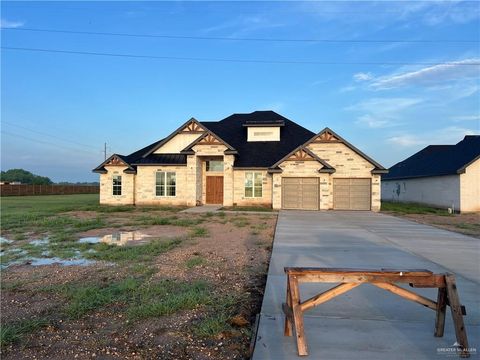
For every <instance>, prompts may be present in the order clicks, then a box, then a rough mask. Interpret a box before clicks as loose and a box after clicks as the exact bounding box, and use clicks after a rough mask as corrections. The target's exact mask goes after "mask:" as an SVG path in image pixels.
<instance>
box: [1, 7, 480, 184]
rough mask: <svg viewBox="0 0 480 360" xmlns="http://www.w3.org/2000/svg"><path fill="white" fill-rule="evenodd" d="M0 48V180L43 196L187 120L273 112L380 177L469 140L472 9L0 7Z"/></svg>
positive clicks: (475, 24)
mask: <svg viewBox="0 0 480 360" xmlns="http://www.w3.org/2000/svg"><path fill="white" fill-rule="evenodd" d="M39 30H49V31H39ZM52 30H54V31H52ZM69 31H70V32H69ZM86 32H87V33H88V34H85V33H86ZM92 33H95V34H92ZM99 33H102V34H99ZM105 33H109V34H110V35H106V34H105ZM112 34H124V36H120V35H112ZM125 34H126V35H128V36H125ZM133 35H144V36H133ZM145 35H147V36H145ZM212 38H213V39H212ZM225 38H227V39H225ZM1 45H2V50H1V168H2V170H7V169H10V168H24V169H27V170H29V171H32V172H34V173H36V174H39V175H43V176H48V177H50V178H51V179H52V180H54V181H74V182H76V181H97V180H98V175H97V174H94V173H92V172H91V169H93V168H94V167H96V166H97V165H99V164H100V163H101V162H102V161H103V159H104V154H103V150H104V143H105V142H106V143H107V153H108V155H110V154H112V153H118V154H129V153H131V152H133V151H135V150H138V149H140V148H142V147H144V146H146V145H148V144H150V143H152V142H155V141H157V140H159V139H161V138H163V137H165V136H167V135H169V134H170V133H171V132H172V131H174V130H175V129H177V128H178V126H180V125H181V124H182V123H184V122H185V121H187V120H188V119H189V118H191V117H195V118H196V119H198V120H200V121H215V120H221V119H223V118H225V117H227V116H228V115H230V114H232V113H248V112H252V111H255V110H274V111H277V112H278V113H280V114H282V115H284V116H285V117H287V118H289V119H291V120H293V121H295V122H297V123H299V124H300V125H302V126H304V127H306V128H308V129H310V130H311V131H314V132H318V131H320V130H322V129H323V128H324V127H327V126H328V127H330V128H331V129H333V130H334V131H336V132H337V133H339V134H340V135H341V136H343V137H344V138H345V139H346V140H347V141H349V142H351V143H353V144H354V145H355V146H357V147H358V148H360V149H361V150H362V151H363V152H365V153H367V154H368V155H369V156H371V157H373V158H374V159H375V160H377V161H378V162H380V163H381V164H382V165H384V166H386V167H390V166H392V165H394V164H395V163H397V162H399V161H401V160H403V159H405V158H406V157H408V156H410V155H412V154H414V153H415V152H417V151H418V150H420V149H422V148H423V147H425V146H427V145H429V144H455V143H457V142H459V141H460V140H462V139H463V137H464V136H465V135H467V134H479V133H480V92H479V90H480V2H478V1H425V2H422V1H400V2H396V1H377V2H369V1H336V2H329V1H322V2H314V1H310V2H283V1H282V2H262V1H254V2H230V1H216V2H200V1H195V2H181V1H177V2H159V1H150V2H127V1H121V2H113V1H106V2H99V1H89V2H86V1H85V2H72V1H64V2H60V1H53V2H41V1H35V2H26V1H11V2H8V1H2V3H1ZM14 48H16V49H14ZM19 48H21V49H23V50H19ZM25 49H29V50H25ZM32 49H33V50H32ZM39 50H42V51H39ZM43 50H48V51H43ZM51 50H55V51H57V52H52V51H51ZM58 51H66V52H63V53H62V52H58ZM68 52H70V53H68ZM71 52H76V53H71ZM85 53H88V54H85ZM92 53H95V54H92ZM98 54H111V55H135V56H146V57H125V56H106V55H98ZM219 60H220V61H219Z"/></svg>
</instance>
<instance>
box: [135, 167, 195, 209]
mask: <svg viewBox="0 0 480 360" xmlns="http://www.w3.org/2000/svg"><path fill="white" fill-rule="evenodd" d="M157 171H171V172H175V174H176V185H177V186H176V191H175V193H176V194H175V196H157V195H156V189H155V184H156V173H157ZM187 178H188V169H187V167H186V166H138V167H137V175H136V182H135V185H136V186H135V203H136V204H137V205H188V203H189V201H190V200H191V194H190V193H189V189H188V187H187V186H186V185H187Z"/></svg>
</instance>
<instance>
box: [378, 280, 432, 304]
mask: <svg viewBox="0 0 480 360" xmlns="http://www.w3.org/2000/svg"><path fill="white" fill-rule="evenodd" d="M372 285H374V286H376V287H379V288H381V289H384V290H387V291H390V292H391V293H393V294H396V295H398V296H401V297H403V298H404V299H407V300H410V301H413V302H416V303H419V304H421V305H423V306H426V307H428V308H430V309H432V310H437V303H436V302H435V301H433V300H430V299H428V298H426V297H423V296H421V295H418V294H416V293H414V292H412V291H410V290H406V289H404V288H401V287H400V286H397V285H395V284H391V283H372Z"/></svg>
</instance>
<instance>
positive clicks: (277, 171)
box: [267, 168, 283, 174]
mask: <svg viewBox="0 0 480 360" xmlns="http://www.w3.org/2000/svg"><path fill="white" fill-rule="evenodd" d="M282 172H283V170H282V169H280V168H270V169H268V170H267V173H269V174H280V173H282Z"/></svg>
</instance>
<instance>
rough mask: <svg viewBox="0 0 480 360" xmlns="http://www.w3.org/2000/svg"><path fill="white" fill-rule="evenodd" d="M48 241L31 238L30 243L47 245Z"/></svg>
mask: <svg viewBox="0 0 480 360" xmlns="http://www.w3.org/2000/svg"><path fill="white" fill-rule="evenodd" d="M49 242H50V240H48V239H39V240H32V241H30V244H32V245H35V246H41V245H47V244H48V243H49Z"/></svg>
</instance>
